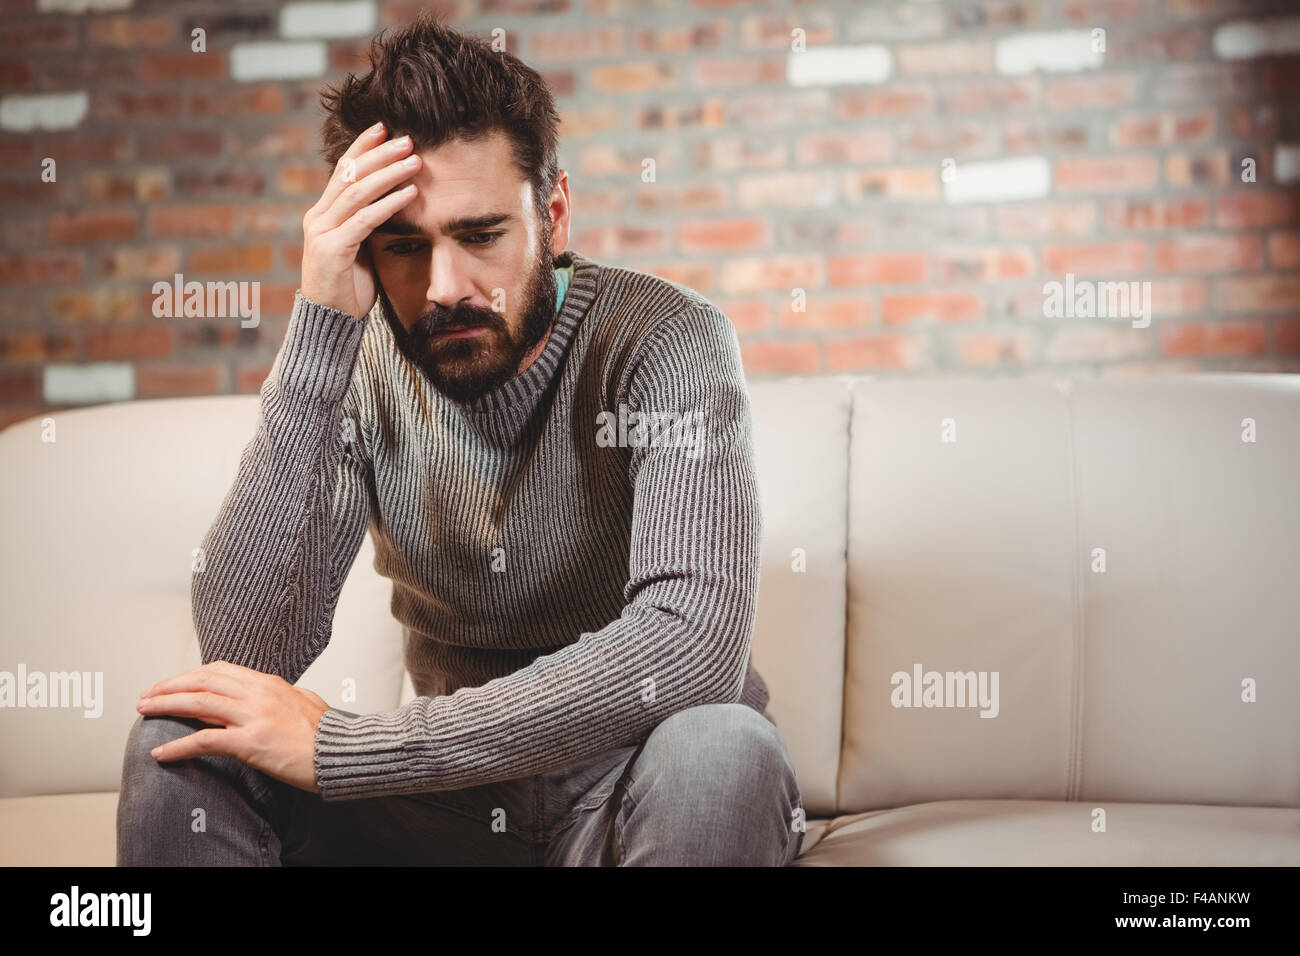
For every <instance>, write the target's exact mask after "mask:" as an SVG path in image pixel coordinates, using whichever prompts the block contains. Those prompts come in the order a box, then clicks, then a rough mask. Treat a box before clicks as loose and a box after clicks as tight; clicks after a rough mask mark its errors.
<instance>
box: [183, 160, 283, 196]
mask: <svg viewBox="0 0 1300 956" xmlns="http://www.w3.org/2000/svg"><path fill="white" fill-rule="evenodd" d="M265 186H266V181H265V179H264V178H263V176H262V173H261V172H260V171H259V170H256V169H248V168H246V167H244V168H235V169H209V170H199V169H185V170H179V171H178V172H177V173H176V192H177V194H178V195H180V196H183V197H185V198H187V199H206V198H210V197H212V196H219V195H227V196H235V197H239V198H253V197H257V196H260V195H261V194H262V191H263V189H264V188H265Z"/></svg>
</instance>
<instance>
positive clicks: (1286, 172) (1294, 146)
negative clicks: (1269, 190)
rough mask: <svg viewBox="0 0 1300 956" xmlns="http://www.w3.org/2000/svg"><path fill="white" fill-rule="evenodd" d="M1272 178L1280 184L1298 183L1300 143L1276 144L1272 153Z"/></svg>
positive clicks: (1299, 181) (1299, 179)
mask: <svg viewBox="0 0 1300 956" xmlns="http://www.w3.org/2000/svg"><path fill="white" fill-rule="evenodd" d="M1273 176H1274V177H1275V178H1276V179H1277V181H1278V182H1280V183H1288V184H1289V183H1300V143H1278V144H1277V148H1276V149H1275V150H1274V152H1273Z"/></svg>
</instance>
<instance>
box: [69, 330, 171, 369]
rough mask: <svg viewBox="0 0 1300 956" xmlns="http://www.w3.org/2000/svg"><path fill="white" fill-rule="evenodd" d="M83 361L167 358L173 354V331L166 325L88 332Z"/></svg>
mask: <svg viewBox="0 0 1300 956" xmlns="http://www.w3.org/2000/svg"><path fill="white" fill-rule="evenodd" d="M85 343H86V358H87V359H88V360H90V361H92V362H95V361H106V360H108V359H143V358H167V357H168V356H170V355H171V354H172V329H171V326H167V325H131V326H121V325H110V326H107V327H104V328H96V329H89V330H87V332H86V335H85Z"/></svg>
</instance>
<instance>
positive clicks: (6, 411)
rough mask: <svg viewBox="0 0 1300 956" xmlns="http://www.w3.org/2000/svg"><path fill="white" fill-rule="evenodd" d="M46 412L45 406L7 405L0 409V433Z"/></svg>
mask: <svg viewBox="0 0 1300 956" xmlns="http://www.w3.org/2000/svg"><path fill="white" fill-rule="evenodd" d="M45 411H46V406H45V405H38V404H27V405H7V406H5V407H4V408H0V431H3V430H4V429H6V428H8V427H9V426H10V425H17V424H18V423H20V422H25V421H27V420H28V419H29V418H36V417H37V416H42V415H43V413H44V412H45Z"/></svg>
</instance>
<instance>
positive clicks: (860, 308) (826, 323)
mask: <svg viewBox="0 0 1300 956" xmlns="http://www.w3.org/2000/svg"><path fill="white" fill-rule="evenodd" d="M792 304H793V302H790V303H787V304H786V305H784V306H783V307H782V308H781V309H780V310H779V313H778V314H779V315H780V317H781V318H780V322H781V326H782V328H787V329H843V328H852V327H855V326H861V325H870V324H871V304H870V303H869V302H867V300H866V299H862V298H850V299H828V298H825V297H823V296H820V295H817V296H809V297H808V298H807V299H806V301H805V302H804V311H803V312H796V311H794V309H793V308H792V307H791V306H792Z"/></svg>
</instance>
